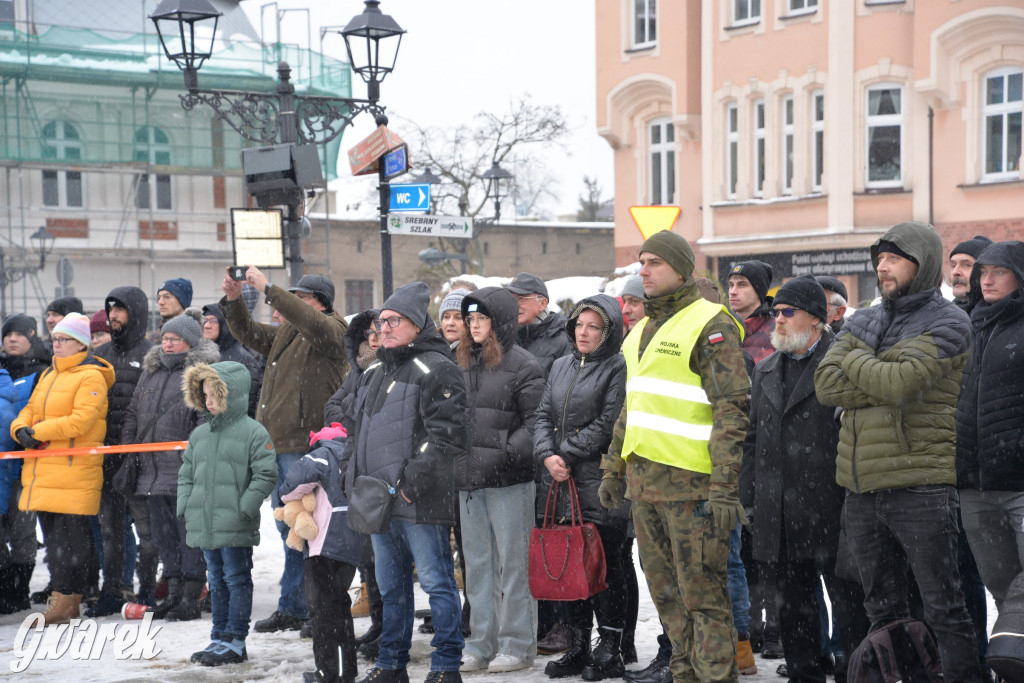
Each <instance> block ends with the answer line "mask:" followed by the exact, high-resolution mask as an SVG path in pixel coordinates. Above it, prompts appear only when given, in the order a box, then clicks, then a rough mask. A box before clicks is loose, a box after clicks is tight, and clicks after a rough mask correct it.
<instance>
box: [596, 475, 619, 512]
mask: <svg viewBox="0 0 1024 683" xmlns="http://www.w3.org/2000/svg"><path fill="white" fill-rule="evenodd" d="M597 496H598V498H600V499H601V507H603V508H604V509H606V510H618V509H619V508H620V507H622V506H623V505H625V504H626V482H624V481H622V479H620V478H618V477H605V478H604V479H602V480H601V485H600V486H599V487H598V489H597Z"/></svg>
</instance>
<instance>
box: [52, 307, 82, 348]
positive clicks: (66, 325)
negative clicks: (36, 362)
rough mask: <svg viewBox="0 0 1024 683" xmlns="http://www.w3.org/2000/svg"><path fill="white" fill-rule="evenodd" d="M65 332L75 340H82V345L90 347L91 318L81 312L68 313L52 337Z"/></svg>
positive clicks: (56, 326)
mask: <svg viewBox="0 0 1024 683" xmlns="http://www.w3.org/2000/svg"><path fill="white" fill-rule="evenodd" d="M58 334H64V335H67V336H68V337H71V338H72V339H74V340H75V341H79V342H82V345H83V346H85V347H86V348H89V340H90V339H91V337H92V335H91V333H90V332H89V319H88V318H86V317H85V316H84V315H82V314H81V313H68V314H67V315H66V316H64V319H63V320H61V321H60V322H59V323H57V324H56V325H55V326H54V328H53V332H52V333H51V334H50V337H51V338H52V337H55V336H57V335H58Z"/></svg>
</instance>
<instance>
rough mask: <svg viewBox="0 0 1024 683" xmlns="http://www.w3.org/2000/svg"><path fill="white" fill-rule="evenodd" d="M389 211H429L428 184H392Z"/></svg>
mask: <svg viewBox="0 0 1024 683" xmlns="http://www.w3.org/2000/svg"><path fill="white" fill-rule="evenodd" d="M388 207H389V208H390V209H391V211H429V210H430V185H427V184H423V185H392V186H391V199H390V201H389V202H388Z"/></svg>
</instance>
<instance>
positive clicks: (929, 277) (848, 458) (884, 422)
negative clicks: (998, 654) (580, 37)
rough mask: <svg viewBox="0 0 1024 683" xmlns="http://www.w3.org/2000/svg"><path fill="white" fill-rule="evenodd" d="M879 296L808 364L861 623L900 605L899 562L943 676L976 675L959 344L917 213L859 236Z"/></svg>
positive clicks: (904, 587) (901, 613)
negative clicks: (829, 422)
mask: <svg viewBox="0 0 1024 683" xmlns="http://www.w3.org/2000/svg"><path fill="white" fill-rule="evenodd" d="M871 260H872V262H873V263H874V265H875V271H876V272H877V273H878V288H879V290H880V291H881V293H882V303H881V304H880V305H878V306H872V307H870V308H863V309H860V310H859V311H857V312H856V313H855V314H853V316H851V317H850V319H849V320H847V321H846V325H844V326H843V332H842V334H841V335H840V336H839V338H838V339H837V340H836V343H835V344H833V346H832V348H831V349H829V352H828V353H827V354H825V358H824V359H823V360H822V361H821V364H820V365H819V366H818V369H817V371H816V372H815V377H814V386H815V389H816V391H817V394H818V400H819V401H821V403H823V404H825V405H829V406H838V407H840V408H843V417H842V426H841V427H840V431H839V448H838V458H837V460H836V481H837V482H838V483H839V485H840V486H842V487H843V488H845V489H847V492H846V510H845V522H846V533H847V536H848V538H849V542H850V549H851V551H852V554H853V556H854V557H855V558H856V562H857V568H858V570H859V573H860V579H861V585H862V586H863V588H864V595H865V599H864V607H865V608H866V610H867V613H868V618H869V619H870V620H871V623H873V624H876V623H877V624H881V623H886V622H890V621H893V620H895V619H900V618H904V617H909V616H910V610H909V608H908V604H907V594H908V582H909V577H908V570H911V571H913V574H914V578H915V579H916V580H917V585H918V586H919V588H920V594H921V600H922V602H923V603H924V620H925V622H926V623H927V624H928V626H930V627H931V629H932V631H933V632H934V633H935V638H936V641H937V643H938V647H939V653H940V656H941V659H942V672H943V674H944V676H945V679H946V680H947V681H964V682H965V683H972V682H977V681H982V680H984V675H983V674H982V671H981V667H980V666H979V663H978V645H977V642H976V641H975V636H974V632H973V624H972V623H971V617H970V615H969V614H968V612H967V608H966V607H965V604H964V595H963V592H962V591H961V585H960V575H959V573H958V572H957V569H956V562H955V558H956V556H957V551H958V543H957V521H956V520H957V517H956V512H957V509H958V507H959V497H958V496H957V491H956V488H955V487H956V483H957V479H956V470H955V455H956V444H955V439H956V424H955V422H956V420H955V418H956V404H957V397H958V395H959V393H960V379H961V376H962V374H963V370H964V366H965V365H966V363H967V355H968V351H969V350H970V346H971V337H970V333H971V328H970V322H969V320H968V318H967V316H966V315H965V314H964V312H963V311H962V310H960V309H959V308H958V307H957V306H956V304H954V303H953V302H951V301H947V300H946V299H945V298H943V296H942V293H941V292H940V291H939V283H940V282H941V281H942V240H941V239H940V238H939V236H938V234H937V233H936V232H935V228H933V227H932V226H930V225H928V224H926V223H920V222H917V221H913V222H907V223H900V224H899V225H896V226H894V227H892V228H890V229H889V230H888V231H886V233H885V234H884V235H882V237H881V238H879V239H878V240H877V241H876V242H875V243H874V244H873V245H872V246H871Z"/></svg>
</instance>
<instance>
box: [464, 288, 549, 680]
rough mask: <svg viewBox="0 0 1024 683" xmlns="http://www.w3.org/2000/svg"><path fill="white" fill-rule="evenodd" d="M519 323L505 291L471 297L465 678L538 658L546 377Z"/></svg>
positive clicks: (467, 313) (467, 302)
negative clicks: (524, 343) (539, 425)
mask: <svg viewBox="0 0 1024 683" xmlns="http://www.w3.org/2000/svg"><path fill="white" fill-rule="evenodd" d="M518 317H519V303H518V302H517V301H516V298H515V296H513V294H512V293H511V292H510V291H508V290H507V289H504V288H501V287H484V288H483V289H480V290H478V291H476V292H472V293H469V294H467V295H466V296H465V298H463V300H462V319H463V321H464V322H465V324H466V332H465V333H464V334H463V337H462V340H461V341H460V342H459V346H458V349H457V351H456V359H457V360H458V364H459V366H460V367H461V368H462V375H463V380H464V383H465V387H466V450H465V452H464V453H463V454H462V455H460V456H457V457H456V458H455V466H454V469H455V488H456V490H458V492H459V516H460V520H461V523H462V549H463V554H464V556H465V558H466V575H465V582H466V598H467V599H468V600H469V603H470V604H471V605H472V606H473V609H472V612H471V614H470V618H469V628H470V631H471V634H470V636H469V638H468V639H467V640H466V646H465V648H464V649H463V656H462V667H461V668H460V670H461V671H463V672H467V671H484V670H486V671H488V672H490V673H507V672H510V671H518V670H520V669H526V668H529V667H531V666H533V660H534V658H535V657H536V656H537V601H536V600H534V599H533V596H532V595H531V594H530V582H529V573H528V556H529V543H530V531H531V530H532V529H533V505H534V499H535V498H536V492H537V485H536V483H535V477H536V471H537V464H536V461H535V460H534V459H533V425H534V419H535V413H536V411H537V404H538V403H539V402H540V395H541V392H543V390H544V373H543V370H541V367H540V365H538V363H537V361H536V359H535V358H534V357H533V356H532V355H531V354H530V353H529V352H527V351H525V350H524V349H522V348H521V347H519V346H517V345H516V333H517V332H518V330H519V324H518Z"/></svg>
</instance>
